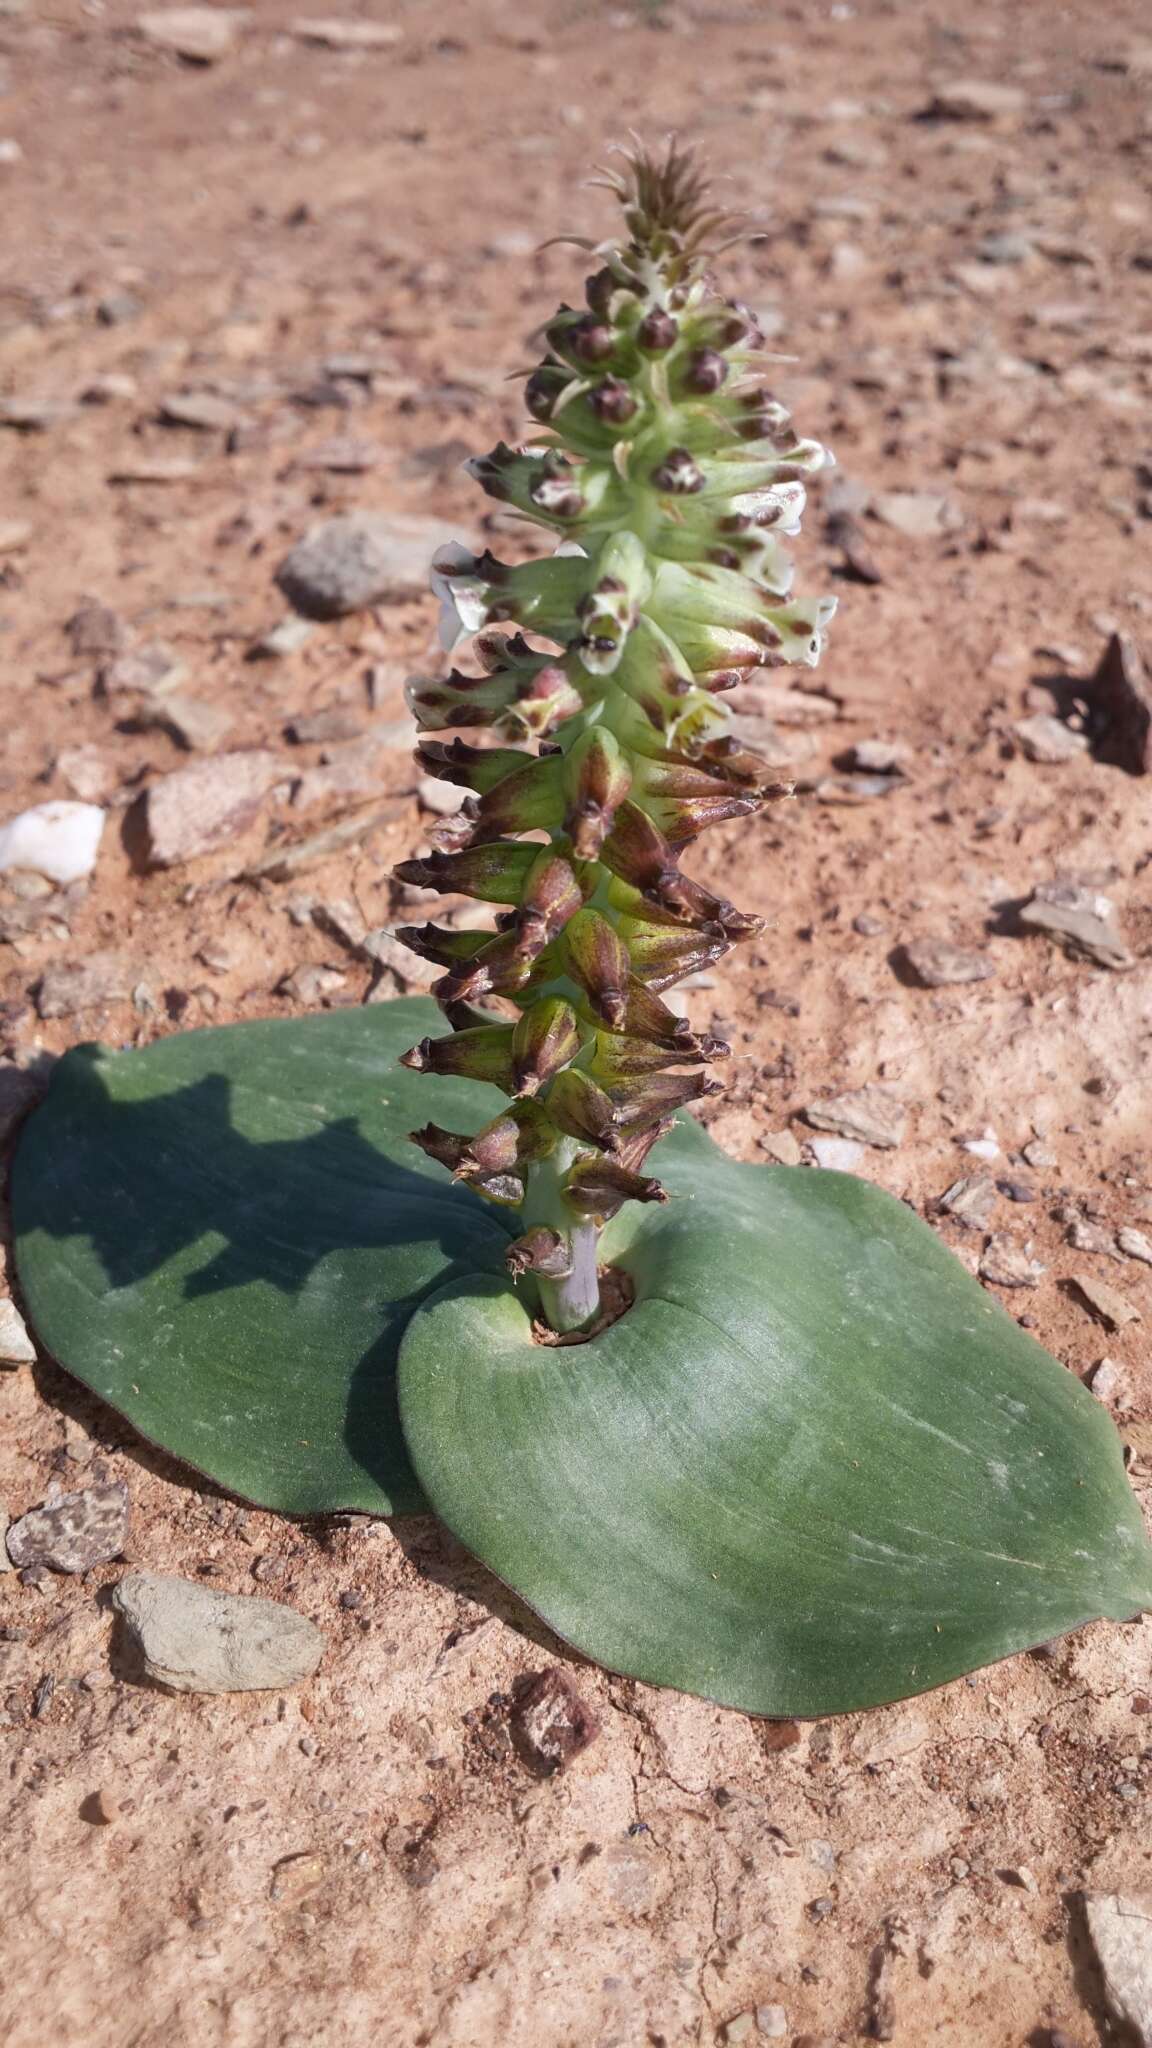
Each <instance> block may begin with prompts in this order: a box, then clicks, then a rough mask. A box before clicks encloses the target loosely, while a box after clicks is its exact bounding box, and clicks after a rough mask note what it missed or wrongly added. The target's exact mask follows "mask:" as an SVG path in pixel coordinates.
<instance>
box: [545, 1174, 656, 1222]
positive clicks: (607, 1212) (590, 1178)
mask: <svg viewBox="0 0 1152 2048" xmlns="http://www.w3.org/2000/svg"><path fill="white" fill-rule="evenodd" d="M564 1193H565V1196H566V1198H567V1200H568V1202H569V1204H570V1205H571V1207H572V1208H573V1209H575V1211H576V1213H577V1215H578V1216H598V1217H599V1218H600V1220H601V1221H602V1222H606V1221H607V1219H608V1218H609V1217H610V1216H615V1214H616V1212H617V1210H618V1209H622V1208H623V1206H624V1204H625V1202H666V1201H667V1200H668V1191H667V1189H666V1188H662V1187H661V1185H660V1182H659V1181H658V1180H650V1179H648V1178H647V1176H646V1175H643V1174H639V1173H631V1172H629V1170H628V1168H627V1167H625V1166H619V1165H617V1164H616V1162H615V1160H612V1159H590V1160H587V1161H582V1162H581V1164H580V1165H579V1166H575V1167H573V1169H572V1172H571V1173H570V1174H569V1175H568V1178H567V1180H566V1181H565V1183H564Z"/></svg>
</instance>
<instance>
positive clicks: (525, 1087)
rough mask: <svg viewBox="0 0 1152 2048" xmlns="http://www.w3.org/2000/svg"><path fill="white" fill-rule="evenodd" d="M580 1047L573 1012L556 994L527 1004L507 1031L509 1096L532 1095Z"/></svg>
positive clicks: (565, 1064) (578, 1028)
mask: <svg viewBox="0 0 1152 2048" xmlns="http://www.w3.org/2000/svg"><path fill="white" fill-rule="evenodd" d="M579 1050H580V1027H579V1025H578V1023H577V1021H576V1012H575V1010H574V1009H573V1008H572V1005H571V1004H570V1003H566V1002H564V1000H563V998H562V997H560V996H544V997H541V998H540V1000H538V1001H537V1002H534V1003H530V1004H529V1006H528V1008H527V1009H526V1010H524V1011H523V1012H522V1013H521V1015H520V1016H519V1017H518V1018H517V1020H516V1023H515V1024H514V1025H513V1026H512V1028H511V1030H510V1032H509V1046H508V1051H509V1066H510V1069H511V1076H512V1086H511V1087H510V1088H509V1090H508V1093H509V1094H512V1095H536V1094H538V1093H539V1091H540V1089H541V1088H542V1087H543V1086H544V1085H545V1083H546V1082H548V1081H550V1080H551V1079H552V1077H553V1075H554V1074H558V1073H559V1072H560V1069H561V1067H566V1066H567V1064H568V1062H569V1060H572V1059H575V1057H576V1054H577V1053H578V1052H579Z"/></svg>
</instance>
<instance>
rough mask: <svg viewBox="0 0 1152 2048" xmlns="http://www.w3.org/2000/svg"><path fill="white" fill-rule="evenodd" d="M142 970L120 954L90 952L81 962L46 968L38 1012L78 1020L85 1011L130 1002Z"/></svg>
mask: <svg viewBox="0 0 1152 2048" xmlns="http://www.w3.org/2000/svg"><path fill="white" fill-rule="evenodd" d="M139 971H140V970H139V967H138V966H137V965H136V964H135V963H134V962H133V961H131V960H126V959H125V958H124V956H123V954H121V953H89V954H87V955H86V956H85V958H83V959H81V960H69V961H65V962H63V963H62V964H61V965H60V966H58V967H46V968H45V970H44V973H43V974H42V975H41V977H40V982H39V986H38V987H37V990H36V1009H37V1012H38V1013H39V1015H40V1016H41V1017H45V1018H48V1017H76V1016H79V1015H80V1014H81V1012H82V1011H84V1010H102V1009H103V1008H104V1007H105V1005H106V1004H108V1003H123V1002H127V1000H128V998H129V996H130V995H131V993H132V990H133V987H134V986H135V984H136V981H137V980H138V978H139Z"/></svg>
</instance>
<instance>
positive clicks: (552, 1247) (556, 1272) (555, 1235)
mask: <svg viewBox="0 0 1152 2048" xmlns="http://www.w3.org/2000/svg"><path fill="white" fill-rule="evenodd" d="M504 1264H505V1265H506V1266H507V1268H508V1271H509V1272H510V1273H511V1274H512V1276H513V1278H514V1279H517V1280H518V1279H519V1278H520V1276H521V1274H522V1273H540V1274H542V1275H543V1277H544V1278H545V1279H546V1280H563V1278H564V1277H565V1275H566V1274H567V1273H570V1272H571V1271H572V1260H571V1258H570V1256H569V1252H568V1246H567V1244H566V1242H565V1240H564V1239H563V1238H562V1237H561V1235H560V1232H559V1231H558V1230H549V1228H548V1226H547V1224H545V1223H536V1224H533V1226H532V1228H531V1230H526V1231H525V1232H524V1235H523V1237H517V1238H515V1239H514V1240H513V1242H512V1243H511V1244H510V1245H509V1247H508V1249H507V1251H506V1252H505V1254H504Z"/></svg>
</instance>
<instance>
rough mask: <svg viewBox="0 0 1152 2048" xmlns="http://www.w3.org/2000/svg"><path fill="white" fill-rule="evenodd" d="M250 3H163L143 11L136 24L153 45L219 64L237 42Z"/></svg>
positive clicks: (195, 61) (191, 59)
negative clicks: (170, 4) (181, 4)
mask: <svg viewBox="0 0 1152 2048" xmlns="http://www.w3.org/2000/svg"><path fill="white" fill-rule="evenodd" d="M249 20H251V11H250V9H248V8H246V7H163V8H157V9H155V10H154V11H153V12H152V13H150V14H141V15H140V16H139V17H138V19H137V22H136V27H137V29H138V30H139V32H140V34H141V35H142V36H143V38H144V40H145V42H147V43H151V44H152V47H153V49H156V50H170V51H171V52H172V53H173V55H175V56H177V57H184V58H185V59H186V60H187V61H188V62H189V63H193V64H215V63H216V62H217V60H218V59H219V58H221V57H226V56H227V55H228V54H229V52H230V51H231V50H233V49H234V48H235V46H236V38H237V35H238V34H239V31H240V29H241V28H243V26H244V24H245V23H246V22H247V21H249Z"/></svg>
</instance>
